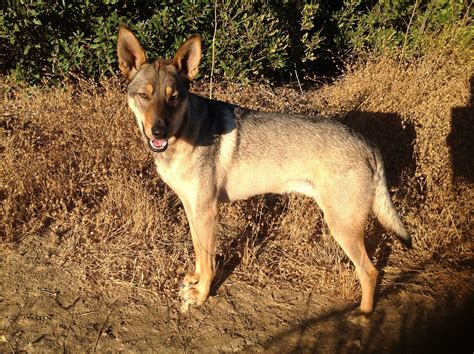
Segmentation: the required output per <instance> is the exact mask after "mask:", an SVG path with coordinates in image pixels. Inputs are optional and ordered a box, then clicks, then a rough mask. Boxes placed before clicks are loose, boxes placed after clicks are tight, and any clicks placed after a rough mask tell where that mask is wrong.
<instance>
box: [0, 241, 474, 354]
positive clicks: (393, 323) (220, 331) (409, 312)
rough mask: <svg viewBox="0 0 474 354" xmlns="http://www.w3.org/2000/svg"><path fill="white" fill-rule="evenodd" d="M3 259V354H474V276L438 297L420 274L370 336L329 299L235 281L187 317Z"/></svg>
mask: <svg viewBox="0 0 474 354" xmlns="http://www.w3.org/2000/svg"><path fill="white" fill-rule="evenodd" d="M1 254H2V257H1V259H0V276H1V283H0V294H1V295H0V313H1V320H0V335H1V336H2V337H1V338H2V339H3V340H2V341H0V352H19V351H27V352H33V351H35V352H37V351H40V352H44V351H54V352H57V351H94V350H97V351H122V350H125V351H137V352H141V351H146V350H153V351H157V352H170V351H171V352H232V351H268V352H274V353H281V352H286V353H288V352H321V353H336V352H337V353H359V352H361V353H362V352H373V353H376V352H412V353H420V352H437V351H441V352H442V351H444V352H452V353H454V352H456V353H463V352H466V353H471V352H472V349H473V348H474V343H473V342H472V340H471V338H470V337H469V336H468V334H469V328H470V327H469V323H470V320H472V314H473V312H472V310H473V288H472V284H473V281H472V280H473V279H472V271H471V270H470V269H464V270H453V271H451V272H450V275H451V277H452V278H453V279H454V278H455V279H456V282H453V281H452V279H446V278H445V276H446V274H442V272H440V273H439V274H438V275H435V274H434V275H432V276H431V277H432V279H433V280H434V281H435V282H437V284H436V285H435V286H434V287H433V284H428V283H422V281H423V280H422V279H421V278H420V276H419V275H418V274H414V275H410V274H408V275H407V274H404V275H401V276H400V278H399V279H398V281H396V282H393V283H394V285H393V287H391V288H388V289H382V290H381V291H380V293H379V297H378V299H379V301H378V304H377V307H376V311H375V313H374V314H373V316H372V318H371V323H370V326H369V327H368V328H361V327H357V326H354V325H352V324H350V323H349V322H348V321H346V316H347V314H348V313H349V312H350V311H351V310H352V309H353V308H354V304H355V299H354V301H342V300H341V299H337V298H336V299H333V298H328V297H327V296H325V295H324V294H319V293H318V291H317V289H313V290H310V291H303V292H295V291H294V290H293V289H291V288H288V287H285V286H284V285H283V286H282V288H281V289H279V290H275V289H258V288H254V287H249V286H246V285H245V284H244V283H242V282H240V281H232V276H231V277H230V278H229V279H228V281H227V282H225V283H224V285H223V286H221V288H220V289H218V291H217V294H216V296H214V297H212V298H210V300H209V301H208V302H207V303H206V304H205V306H203V307H201V308H197V309H192V310H191V311H190V312H189V313H188V314H184V315H183V314H181V313H179V312H178V311H177V306H176V304H174V303H171V304H169V303H168V304H167V303H165V302H163V301H160V300H159V296H155V297H153V296H151V297H150V296H147V297H139V296H137V297H135V299H133V298H130V297H127V298H126V299H125V298H123V297H121V296H120V294H117V298H115V299H113V300H110V299H105V298H101V297H95V296H93V295H91V294H90V293H87V292H85V291H84V288H83V284H82V282H83V276H82V275H81V272H80V270H78V268H76V269H74V268H72V267H70V266H68V267H61V266H58V265H54V264H51V263H50V262H48V259H47V256H46V255H45V254H44V253H43V252H42V250H41V247H40V248H37V249H34V250H30V251H29V252H28V253H24V254H23V255H20V254H18V253H17V252H16V251H13V250H9V249H2V250H1ZM441 275H442V276H441ZM443 279H444V280H445V281H446V282H444V283H443ZM446 284H449V288H448V287H447V285H446ZM468 284H470V285H468ZM433 291H436V293H437V295H436V297H433V296H432V293H433ZM424 292H428V293H429V294H430V295H429V296H425V295H423V293H424ZM153 298H155V300H154V299H153Z"/></svg>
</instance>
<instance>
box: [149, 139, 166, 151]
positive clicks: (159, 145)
mask: <svg viewBox="0 0 474 354" xmlns="http://www.w3.org/2000/svg"><path fill="white" fill-rule="evenodd" d="M150 141H151V145H153V147H156V148H157V149H161V148H162V147H163V146H165V145H166V140H165V139H151V140H150Z"/></svg>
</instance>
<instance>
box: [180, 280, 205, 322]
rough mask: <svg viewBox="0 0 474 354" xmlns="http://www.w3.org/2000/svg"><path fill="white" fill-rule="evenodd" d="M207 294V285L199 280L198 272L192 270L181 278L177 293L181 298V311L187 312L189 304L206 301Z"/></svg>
mask: <svg viewBox="0 0 474 354" xmlns="http://www.w3.org/2000/svg"><path fill="white" fill-rule="evenodd" d="M208 294H209V285H206V284H205V283H204V282H200V276H199V274H198V273H195V272H192V273H189V274H187V275H186V276H185V277H184V279H183V285H181V291H180V292H179V295H180V296H181V298H182V299H183V303H182V305H181V312H183V313H184V312H187V311H188V310H189V307H190V306H194V305H196V306H199V305H202V303H203V302H204V301H206V298H207V295H208Z"/></svg>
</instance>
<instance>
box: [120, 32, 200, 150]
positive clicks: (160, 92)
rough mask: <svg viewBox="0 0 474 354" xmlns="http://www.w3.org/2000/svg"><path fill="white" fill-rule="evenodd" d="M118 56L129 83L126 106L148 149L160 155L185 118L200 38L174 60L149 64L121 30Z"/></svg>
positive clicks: (188, 42)
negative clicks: (133, 115)
mask: <svg viewBox="0 0 474 354" xmlns="http://www.w3.org/2000/svg"><path fill="white" fill-rule="evenodd" d="M117 55H118V59H119V66H120V70H121V71H122V74H123V75H124V76H125V78H127V80H129V81H130V83H129V85H128V92H127V94H128V105H129V106H130V108H131V109H132V111H133V113H134V114H135V117H136V119H137V123H138V126H139V127H140V129H141V131H142V133H143V134H144V136H145V138H146V141H147V145H148V147H149V148H150V149H151V150H152V151H154V152H163V151H165V150H166V149H167V147H168V144H169V139H170V138H171V137H173V136H175V134H177V133H178V131H179V127H180V126H181V124H182V123H183V119H184V116H185V114H186V110H187V106H188V104H189V97H188V89H187V88H188V86H189V83H190V82H191V81H192V80H193V79H194V77H195V76H196V74H197V73H198V67H199V63H200V62H201V36H199V35H194V36H192V37H190V38H189V39H188V40H186V41H185V42H184V43H183V44H182V45H181V47H180V48H179V49H178V51H177V52H176V55H175V56H174V58H173V59H171V60H164V59H158V60H156V61H154V62H150V63H148V62H147V59H146V55H145V51H144V50H143V48H142V46H141V45H140V42H139V41H138V39H137V37H135V35H134V34H133V33H132V32H131V31H129V30H128V29H127V28H125V27H121V28H120V31H119V35H118V42H117Z"/></svg>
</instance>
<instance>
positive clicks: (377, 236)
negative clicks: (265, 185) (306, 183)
mask: <svg viewBox="0 0 474 354" xmlns="http://www.w3.org/2000/svg"><path fill="white" fill-rule="evenodd" d="M338 119H339V120H340V121H341V122H343V123H344V124H346V125H348V126H349V127H351V128H352V129H354V130H355V131H357V132H358V133H360V134H361V135H362V136H364V137H365V138H366V139H368V140H370V141H372V142H373V143H375V144H376V145H377V146H378V147H379V148H380V150H381V152H382V155H383V158H384V163H385V170H386V175H387V184H388V187H389V189H396V190H397V192H396V193H397V196H398V197H400V198H402V197H403V195H405V194H406V193H407V190H406V189H405V188H404V187H403V181H405V180H406V178H411V177H413V176H414V173H415V167H416V161H415V157H414V153H413V144H414V141H415V139H416V133H415V128H414V126H413V125H412V124H411V123H408V122H403V121H402V119H401V117H400V116H399V115H398V114H396V113H377V112H363V111H351V112H349V113H347V114H346V115H345V116H343V117H339V118H338ZM257 198H259V199H257ZM287 199H288V197H286V196H277V195H265V196H263V197H262V196H260V197H256V198H251V199H249V200H248V201H247V202H245V203H247V205H246V208H245V210H250V212H249V214H248V218H247V220H248V219H250V221H248V222H253V221H252V218H254V217H255V216H254V215H253V214H252V211H253V210H254V209H255V204H256V203H257V202H258V201H260V202H262V201H263V204H264V207H263V209H264V210H265V211H266V212H268V213H272V216H275V214H274V213H279V214H281V213H284V212H285V210H286V207H285V205H286V204H285V202H286V201H287ZM264 219H265V218H264ZM260 222H261V220H260ZM261 225H262V227H261V228H260V230H259V234H258V236H257V237H255V235H254V234H251V233H248V232H245V231H244V232H243V234H241V235H238V237H236V238H235V239H234V240H232V242H230V243H227V244H226V245H223V249H222V253H221V255H220V256H218V257H217V259H216V261H217V265H218V269H217V275H216V278H215V280H214V283H213V286H212V289H211V294H216V292H217V291H218V289H219V288H220V286H221V285H222V284H223V283H224V282H225V281H226V280H227V278H228V277H229V276H230V275H231V274H232V273H233V272H234V271H235V269H236V268H237V267H238V266H239V265H240V264H241V263H242V256H241V255H242V249H243V247H244V245H245V244H246V243H247V241H248V238H249V237H252V240H251V241H252V244H253V245H254V246H258V248H259V249H261V250H262V249H263V248H264V247H265V243H266V242H267V240H268V238H269V237H273V235H270V234H269V230H274V218H268V221H265V220H263V223H261ZM370 225H371V227H369V228H368V233H367V235H366V236H367V237H366V247H367V252H368V254H369V257H371V258H372V257H373V256H374V254H375V251H376V250H377V254H376V255H375V256H376V259H374V260H373V261H374V263H375V265H376V267H377V269H378V270H379V271H380V273H381V276H380V277H379V284H380V282H381V279H382V277H383V268H384V267H385V266H386V264H387V262H388V259H389V257H390V253H391V247H392V246H391V244H390V243H384V242H382V238H383V237H382V234H383V228H382V226H381V225H380V224H378V222H377V221H376V220H374V222H373V223H372V222H371V223H370ZM315 227H316V225H315ZM244 230H247V229H246V228H244ZM317 232H319V231H317Z"/></svg>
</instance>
